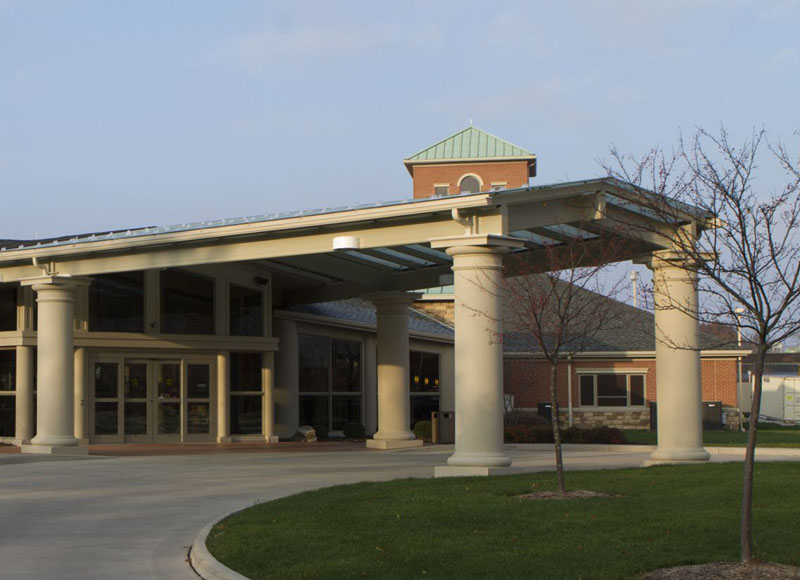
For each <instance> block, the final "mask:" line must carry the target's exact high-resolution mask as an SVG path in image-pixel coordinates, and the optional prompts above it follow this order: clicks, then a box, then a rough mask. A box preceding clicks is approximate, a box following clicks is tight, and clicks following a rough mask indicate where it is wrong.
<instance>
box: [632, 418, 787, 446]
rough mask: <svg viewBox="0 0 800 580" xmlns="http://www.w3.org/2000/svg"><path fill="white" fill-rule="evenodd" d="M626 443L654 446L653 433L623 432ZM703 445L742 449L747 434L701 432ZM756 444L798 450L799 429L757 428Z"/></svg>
mask: <svg viewBox="0 0 800 580" xmlns="http://www.w3.org/2000/svg"><path fill="white" fill-rule="evenodd" d="M625 437H626V438H627V439H628V443H636V444H640V445H656V444H657V442H658V441H657V438H656V432H655V431H625ZM703 444H704V445H711V446H717V447H744V446H745V445H747V433H745V432H740V431H703ZM757 444H758V445H760V446H762V447H798V448H800V427H777V426H773V425H769V426H764V427H762V426H761V424H760V423H759V426H758V441H757Z"/></svg>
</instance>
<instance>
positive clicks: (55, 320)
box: [22, 276, 89, 454]
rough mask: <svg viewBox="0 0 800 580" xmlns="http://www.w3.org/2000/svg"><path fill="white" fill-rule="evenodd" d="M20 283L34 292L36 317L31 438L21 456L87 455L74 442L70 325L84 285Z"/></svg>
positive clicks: (63, 280) (53, 280)
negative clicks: (35, 360)
mask: <svg viewBox="0 0 800 580" xmlns="http://www.w3.org/2000/svg"><path fill="white" fill-rule="evenodd" d="M22 283H23V284H25V285H30V286H32V287H33V289H34V291H35V292H36V295H37V296H36V302H37V308H38V314H39V319H38V320H39V327H38V333H37V357H38V358H37V375H38V376H37V383H38V384H37V402H36V422H37V426H36V436H35V437H34V438H33V439H31V444H30V445H23V446H22V451H23V452H25V453H70V454H76V453H77V454H86V453H87V452H88V450H87V447H86V446H78V440H77V439H75V417H74V413H73V402H74V401H73V397H74V389H73V385H74V380H75V377H74V358H73V357H74V354H73V326H74V306H75V295H76V289H77V287H78V286H82V285H87V284H88V283H89V281H88V280H84V279H76V278H71V277H68V276H46V277H42V278H36V279H32V280H25V281H23V282H22Z"/></svg>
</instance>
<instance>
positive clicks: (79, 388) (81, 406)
mask: <svg viewBox="0 0 800 580" xmlns="http://www.w3.org/2000/svg"><path fill="white" fill-rule="evenodd" d="M74 356H75V363H74V364H75V371H74V381H73V383H74V387H73V388H74V393H75V399H74V424H75V439H77V440H78V441H79V442H80V443H82V444H87V443H88V442H89V433H88V430H87V426H88V424H87V421H86V415H87V413H86V380H87V376H86V369H87V365H88V357H87V353H86V348H85V347H82V346H81V347H78V348H76V349H75V354H74Z"/></svg>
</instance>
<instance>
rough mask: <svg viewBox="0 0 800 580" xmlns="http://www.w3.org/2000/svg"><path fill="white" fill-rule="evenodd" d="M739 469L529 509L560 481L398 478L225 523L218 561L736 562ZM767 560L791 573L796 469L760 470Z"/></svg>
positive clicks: (546, 565)
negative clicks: (530, 496) (534, 495)
mask: <svg viewBox="0 0 800 580" xmlns="http://www.w3.org/2000/svg"><path fill="white" fill-rule="evenodd" d="M741 475H742V466H741V464H739V463H727V464H707V465H701V466H669V467H651V468H648V469H631V470H613V471H595V472H570V473H567V485H568V487H569V488H571V489H591V490H594V491H602V492H606V493H610V494H614V495H617V496H619V497H613V498H594V499H584V500H572V501H552V500H551V501H529V500H522V499H519V498H518V497H517V496H518V495H520V494H523V493H527V492H531V491H536V490H544V489H555V475H554V474H553V473H542V474H533V475H515V476H506V477H491V478H465V479H461V478H456V479H450V478H448V479H436V480H430V479H428V480H414V479H408V480H399V481H393V482H388V483H363V484H357V485H348V486H340V487H334V488H328V489H324V490H320V491H316V492H309V493H303V494H300V495H297V496H293V497H289V498H285V499H281V500H277V501H274V502H269V503H266V504H261V505H258V506H255V507H253V508H250V509H249V510H247V511H245V512H242V513H239V514H236V515H234V516H232V517H230V518H228V519H226V520H224V521H223V522H221V523H220V524H218V525H217V526H216V527H215V528H214V530H213V531H212V533H211V535H210V536H209V540H208V546H209V549H210V550H211V552H212V553H213V554H214V555H215V556H216V557H217V558H218V559H219V560H221V561H222V562H224V563H225V564H226V565H228V566H229V567H231V568H233V569H235V570H237V571H238V572H240V573H242V574H244V575H245V576H248V577H249V578H253V579H258V578H282V579H292V578H297V579H300V578H302V579H315V578H319V579H322V578H324V579H329V578H337V579H338V578H381V579H383V578H396V579H409V578H459V579H461V578H481V579H493V578H498V579H504V580H505V579H515V578H525V579H531V578H537V579H542V578H559V579H560V578H569V579H578V578H609V579H611V578H613V579H619V578H635V577H636V576H637V575H638V574H639V573H641V572H643V571H646V570H649V569H654V568H659V567H665V566H672V565H680V564H690V563H701V562H714V561H722V560H729V561H735V560H737V559H738V545H739V540H738V518H739V500H740V493H741V491H740V490H741V484H740V481H741ZM755 480H756V484H755V500H754V514H753V515H754V538H755V544H756V549H755V551H756V554H757V555H758V557H759V558H762V559H765V560H771V561H776V562H782V563H788V564H795V565H796V564H797V563H798V561H797V558H798V554H799V552H798V549H797V546H798V544H800V527H798V525H797V522H798V520H800V501H798V496H797V491H796V490H797V482H798V481H800V463H761V464H757V465H756V479H755Z"/></svg>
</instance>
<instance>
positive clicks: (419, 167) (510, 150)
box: [403, 126, 536, 198]
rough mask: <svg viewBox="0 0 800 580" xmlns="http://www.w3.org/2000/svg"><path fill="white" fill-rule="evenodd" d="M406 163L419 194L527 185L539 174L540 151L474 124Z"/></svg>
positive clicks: (425, 195) (415, 191)
mask: <svg viewBox="0 0 800 580" xmlns="http://www.w3.org/2000/svg"><path fill="white" fill-rule="evenodd" d="M403 163H404V164H405V166H406V169H408V172H409V173H410V174H411V178H412V179H413V181H414V197H415V198H418V197H433V196H444V195H455V194H458V193H477V192H479V191H492V190H496V189H514V188H517V187H525V186H527V185H528V179H529V178H531V177H534V176H535V175H536V155H534V154H533V153H531V152H529V151H526V150H525V149H522V148H521V147H517V146H516V145H512V144H511V143H509V142H507V141H503V140H502V139H500V138H498V137H495V136H494V135H490V134H489V133H486V132H484V131H481V130H480V129H477V128H475V127H472V126H469V127H467V128H466V129H464V130H462V131H459V132H458V133H456V134H454V135H451V136H450V137H447V138H446V139H444V140H442V141H439V142H438V143H435V144H433V145H431V146H430V147H427V148H425V149H423V150H422V151H420V152H419V153H416V154H414V155H412V156H411V157H408V158H406V159H404V160H403Z"/></svg>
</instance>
